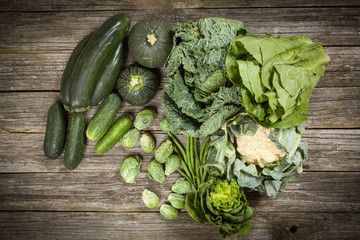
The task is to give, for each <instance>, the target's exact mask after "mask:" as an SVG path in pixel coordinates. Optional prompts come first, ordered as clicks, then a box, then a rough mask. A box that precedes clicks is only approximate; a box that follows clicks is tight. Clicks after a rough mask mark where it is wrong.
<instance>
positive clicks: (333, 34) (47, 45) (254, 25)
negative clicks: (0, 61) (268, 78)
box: [0, 8, 360, 51]
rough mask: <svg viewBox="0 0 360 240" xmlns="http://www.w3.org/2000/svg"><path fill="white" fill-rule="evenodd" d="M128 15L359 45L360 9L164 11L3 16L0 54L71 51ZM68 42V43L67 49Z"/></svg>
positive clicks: (0, 25)
mask: <svg viewBox="0 0 360 240" xmlns="http://www.w3.org/2000/svg"><path fill="white" fill-rule="evenodd" d="M118 13H124V14H128V15H129V16H130V17H131V19H132V26H133V25H134V24H135V23H136V22H138V21H139V20H140V19H143V18H146V17H152V16H157V17H164V18H165V19H166V20H167V21H168V22H169V23H170V24H175V23H176V22H179V21H180V22H181V21H188V20H198V19H200V18H204V17H225V18H233V19H236V20H242V21H247V22H248V31H249V32H251V33H255V34H265V33H271V34H274V35H305V36H308V37H310V38H311V39H312V40H313V41H319V42H321V43H322V44H323V45H324V46H329V45H332V46H334V45H336V46H342V45H348V46H350V45H353V46H359V38H360V37H359V31H358V29H357V26H358V25H359V24H360V22H359V18H357V16H358V15H359V14H360V8H253V9H251V10H249V9H246V8H236V9H213V10H210V9H167V10H141V11H136V10H120V11H85V12H16V13H14V12H2V13H0V19H1V21H0V29H1V35H0V49H1V50H11V51H14V50H15V51H19V50H24V51H59V50H64V49H67V50H71V49H73V48H74V45H75V44H76V43H77V42H79V41H80V39H81V38H82V37H83V36H85V35H87V34H88V33H90V32H91V31H93V30H95V29H96V28H98V27H99V26H100V25H101V24H102V22H103V21H105V20H106V19H107V18H109V17H110V16H112V15H114V14H118ZM67 43H73V45H68V44H67Z"/></svg>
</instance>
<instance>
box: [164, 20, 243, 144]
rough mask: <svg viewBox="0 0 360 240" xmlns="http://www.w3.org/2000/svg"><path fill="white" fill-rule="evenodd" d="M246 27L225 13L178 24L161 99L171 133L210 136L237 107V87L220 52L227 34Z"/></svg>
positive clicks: (226, 42) (227, 40) (227, 41)
mask: <svg viewBox="0 0 360 240" xmlns="http://www.w3.org/2000/svg"><path fill="white" fill-rule="evenodd" d="M245 29H246V23H244V22H239V21H235V20H229V19H224V18H204V19H200V20H199V21H197V22H193V21H188V22H185V23H177V25H176V27H175V28H174V31H175V34H174V47H173V49H172V51H171V53H170V56H169V58H168V60H167V62H166V64H165V69H166V71H167V74H168V77H169V78H170V80H171V82H170V84H168V85H167V86H165V87H164V93H163V98H162V106H163V109H164V111H165V114H166V117H167V119H168V123H169V128H170V131H171V132H172V133H175V134H184V135H187V136H192V137H200V136H206V135H209V134H211V133H213V132H215V131H216V130H218V129H219V128H220V127H221V125H222V124H223V123H224V122H225V120H226V119H228V118H229V117H231V116H233V115H235V114H236V113H238V112H239V111H240V110H241V109H242V107H241V105H240V101H241V91H240V89H239V88H238V87H237V86H233V85H232V84H231V82H230V81H228V79H227V76H226V66H225V57H226V54H227V50H228V47H229V44H230V41H231V39H233V38H234V37H235V36H237V35H239V34H245V32H246V30H245Z"/></svg>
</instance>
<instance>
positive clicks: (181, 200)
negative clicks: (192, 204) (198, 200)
mask: <svg viewBox="0 0 360 240" xmlns="http://www.w3.org/2000/svg"><path fill="white" fill-rule="evenodd" d="M168 200H169V201H170V203H171V206H173V207H174V208H177V209H181V208H183V207H184V206H185V197H184V196H183V195H181V194H177V193H170V195H169V196H168Z"/></svg>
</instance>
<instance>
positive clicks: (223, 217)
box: [186, 179, 254, 238]
mask: <svg viewBox="0 0 360 240" xmlns="http://www.w3.org/2000/svg"><path fill="white" fill-rule="evenodd" d="M186 208H187V211H188V213H189V215H190V216H191V217H192V218H193V219H195V220H196V221H197V222H199V223H206V222H211V223H213V224H215V225H217V226H218V227H219V233H220V236H221V237H223V238H225V237H232V236H237V237H239V236H241V235H243V234H248V233H250V231H251V225H250V219H251V218H252V217H253V216H254V211H253V209H252V208H251V207H249V206H248V202H247V200H246V197H245V193H244V190H243V189H242V188H241V187H240V186H239V185H238V184H237V182H236V180H234V179H232V180H231V181H230V182H228V181H227V180H219V179H211V180H209V181H207V182H205V183H204V184H202V185H200V187H199V188H198V190H197V191H196V193H194V192H190V193H189V194H188V195H187V197H186Z"/></svg>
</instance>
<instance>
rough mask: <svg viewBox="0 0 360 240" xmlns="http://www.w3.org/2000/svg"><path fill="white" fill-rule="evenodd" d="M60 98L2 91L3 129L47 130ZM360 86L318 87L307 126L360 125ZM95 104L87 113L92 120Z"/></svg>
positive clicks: (129, 109)
mask: <svg viewBox="0 0 360 240" xmlns="http://www.w3.org/2000/svg"><path fill="white" fill-rule="evenodd" d="M161 96H162V91H158V93H157V94H156V96H155V98H154V99H153V100H152V101H151V102H150V103H149V104H147V105H146V106H145V107H153V108H155V109H157V110H158V111H159V114H158V116H157V118H156V119H155V122H154V123H153V124H152V126H151V127H150V128H149V129H150V130H158V129H159V127H158V126H159V123H160V120H161V119H162V117H163V116H164V113H163V112H162V110H161V108H160V103H161ZM58 99H59V94H58V93H57V92H24V93H19V92H0V113H1V114H0V132H32V133H44V132H45V125H46V116H47V110H48V109H49V107H50V106H51V105H52V104H53V103H55V102H56V101H57V100H58ZM359 99H360V88H358V87H349V88H317V89H315V90H314V91H313V94H312V97H311V99H310V103H309V109H310V111H309V112H308V116H309V121H308V123H307V127H308V128H360V101H359ZM143 108H144V107H134V106H131V105H129V104H128V103H125V102H124V103H123V104H122V106H121V107H120V110H119V113H118V116H120V115H122V114H125V113H128V114H131V115H133V116H134V117H135V114H136V113H138V112H139V111H140V110H141V109H143ZM95 111H96V107H95V108H92V109H90V110H89V111H87V112H86V113H85V116H86V119H88V120H89V119H90V118H91V116H93V114H94V113H95Z"/></svg>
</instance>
